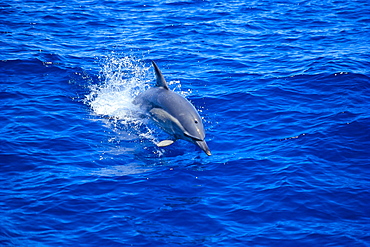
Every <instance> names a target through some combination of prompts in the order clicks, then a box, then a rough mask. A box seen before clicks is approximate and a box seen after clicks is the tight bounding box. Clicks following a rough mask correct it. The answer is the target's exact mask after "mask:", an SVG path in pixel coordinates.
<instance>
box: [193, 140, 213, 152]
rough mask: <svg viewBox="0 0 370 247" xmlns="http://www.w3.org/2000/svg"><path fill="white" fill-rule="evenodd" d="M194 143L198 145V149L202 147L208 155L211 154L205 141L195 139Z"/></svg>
mask: <svg viewBox="0 0 370 247" xmlns="http://www.w3.org/2000/svg"><path fill="white" fill-rule="evenodd" d="M195 144H196V145H197V146H198V147H200V149H202V150H203V151H204V152H205V153H206V154H207V155H208V156H211V155H212V154H211V151H210V150H209V148H208V145H207V143H206V141H195Z"/></svg>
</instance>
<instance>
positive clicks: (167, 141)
mask: <svg viewBox="0 0 370 247" xmlns="http://www.w3.org/2000/svg"><path fill="white" fill-rule="evenodd" d="M174 142H175V141H174V140H163V141H161V142H159V143H157V146H158V147H160V148H162V147H167V146H169V145H171V144H172V143H174Z"/></svg>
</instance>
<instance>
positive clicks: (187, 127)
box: [133, 61, 211, 155]
mask: <svg viewBox="0 0 370 247" xmlns="http://www.w3.org/2000/svg"><path fill="white" fill-rule="evenodd" d="M152 63H153V67H154V71H155V75H156V80H157V83H156V86H155V87H153V88H150V89H148V90H147V91H145V92H143V93H141V94H139V95H138V96H137V97H136V98H135V99H134V101H133V103H134V104H135V105H139V106H140V107H142V108H143V109H144V110H145V111H146V112H148V113H149V116H150V117H151V118H152V119H153V120H154V122H155V123H156V124H157V125H158V126H159V127H160V128H161V129H163V130H164V131H165V132H167V133H168V134H170V135H171V136H172V137H173V139H171V140H164V141H161V142H159V143H158V144H157V146H158V147H166V146H169V145H171V144H172V143H174V142H175V141H176V140H177V139H183V140H186V141H188V142H191V143H194V144H195V145H197V146H198V147H200V149H202V150H203V151H204V152H205V153H206V154H207V155H211V151H210V150H209V148H208V146H207V143H206V141H205V140H204V138H205V132H204V127H203V123H202V119H201V118H200V116H199V114H198V112H197V110H196V109H195V108H194V106H193V105H192V104H191V103H190V102H189V101H188V100H186V99H185V98H184V97H182V96H181V95H179V94H177V93H175V92H173V91H171V90H170V89H169V88H168V85H167V82H166V80H165V79H164V77H163V75H162V72H161V71H160V69H159V68H158V66H157V64H156V63H155V62H154V61H152Z"/></svg>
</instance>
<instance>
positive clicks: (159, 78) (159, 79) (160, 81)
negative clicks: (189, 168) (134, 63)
mask: <svg viewBox="0 0 370 247" xmlns="http://www.w3.org/2000/svg"><path fill="white" fill-rule="evenodd" d="M152 64H153V66H154V71H155V77H156V78H157V84H156V86H157V87H163V88H165V89H167V90H170V89H169V88H168V85H167V82H166V80H165V79H164V77H163V75H162V72H161V70H160V69H159V68H158V66H157V64H156V63H155V62H154V61H152Z"/></svg>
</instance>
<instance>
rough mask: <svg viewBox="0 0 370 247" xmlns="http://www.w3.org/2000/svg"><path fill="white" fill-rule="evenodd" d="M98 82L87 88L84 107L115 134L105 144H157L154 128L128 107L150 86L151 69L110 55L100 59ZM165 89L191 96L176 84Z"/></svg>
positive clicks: (135, 59) (151, 82)
mask: <svg viewBox="0 0 370 247" xmlns="http://www.w3.org/2000/svg"><path fill="white" fill-rule="evenodd" d="M99 79H100V81H101V83H100V84H94V85H90V87H89V89H90V93H89V94H88V95H86V96H85V99H84V103H85V104H87V105H89V106H90V107H91V109H92V111H93V113H94V114H96V115H98V116H99V117H100V118H99V119H100V120H101V121H103V122H104V123H105V125H106V126H108V127H109V128H111V129H112V130H113V131H114V132H115V133H116V134H117V136H113V137H111V138H110V139H109V142H120V141H121V140H126V141H131V140H135V139H136V140H138V139H139V140H140V141H141V140H143V139H146V140H149V141H151V142H153V143H157V142H158V141H157V140H156V137H155V136H156V128H153V126H151V125H150V124H149V125H148V122H147V119H146V118H143V117H142V116H143V113H142V112H141V111H140V109H139V107H138V106H136V105H134V104H133V103H132V102H133V100H134V99H135V97H136V96H137V95H138V94H139V93H141V92H144V91H145V90H147V89H148V88H149V87H151V86H153V84H154V81H155V78H154V72H153V70H152V67H151V65H148V64H146V63H145V62H144V61H143V60H142V59H138V58H135V57H133V56H122V57H120V56H119V55H117V54H115V53H112V54H111V55H110V56H107V57H105V58H104V59H102V61H101V71H100V74H99ZM169 85H171V88H173V90H174V91H177V93H179V94H181V95H183V96H187V95H189V94H190V93H191V91H190V90H188V91H187V92H184V91H181V83H180V81H178V80H174V81H169ZM154 152H157V153H159V154H161V153H162V152H161V151H159V150H155V151H154Z"/></svg>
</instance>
